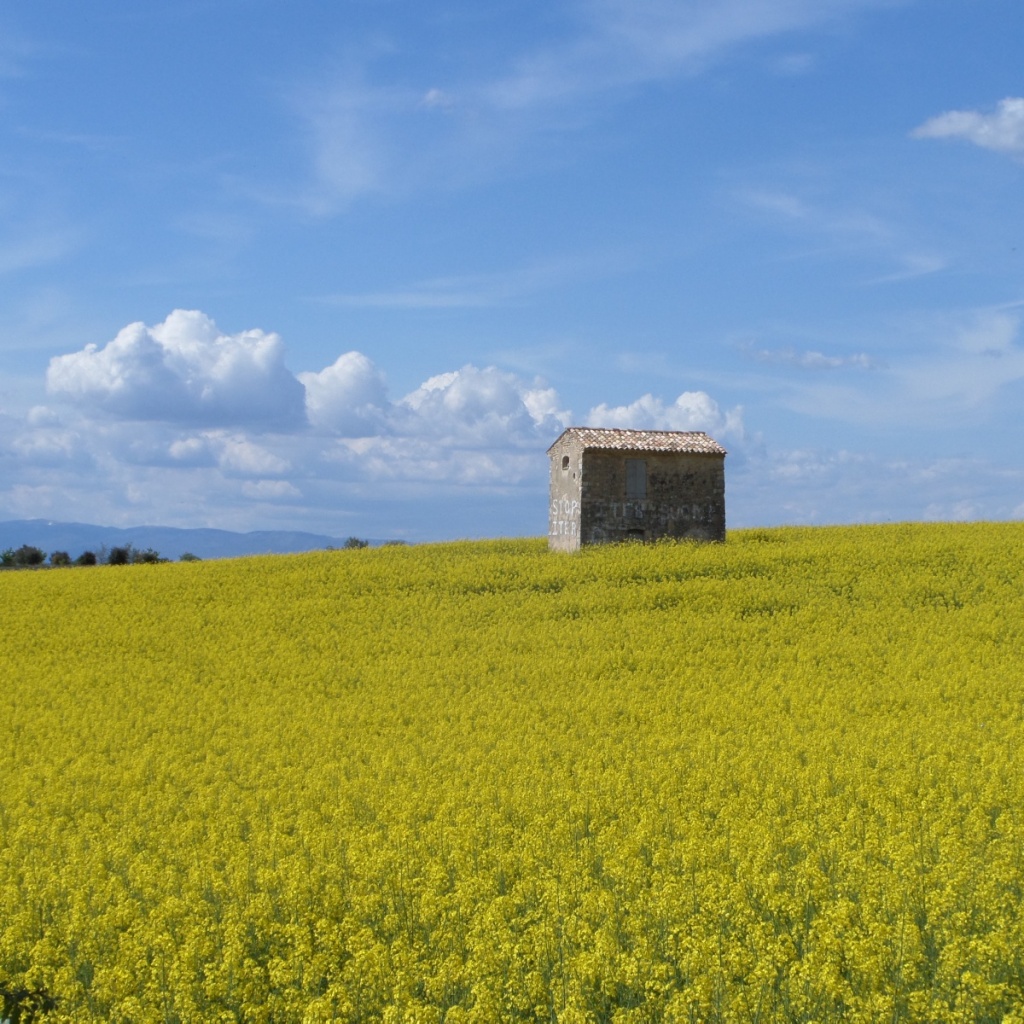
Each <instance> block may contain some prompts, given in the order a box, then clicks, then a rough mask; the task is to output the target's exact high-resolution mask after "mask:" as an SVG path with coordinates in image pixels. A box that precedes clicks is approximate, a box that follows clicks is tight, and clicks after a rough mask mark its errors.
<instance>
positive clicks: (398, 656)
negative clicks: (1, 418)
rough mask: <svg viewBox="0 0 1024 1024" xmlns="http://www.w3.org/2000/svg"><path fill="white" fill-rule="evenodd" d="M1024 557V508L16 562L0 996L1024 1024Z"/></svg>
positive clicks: (3, 748)
mask: <svg viewBox="0 0 1024 1024" xmlns="http://www.w3.org/2000/svg"><path fill="white" fill-rule="evenodd" d="M1022 562H1024V524H1018V523H1007V524H975V525H889V526H877V527H845V528H815V529H778V530H756V531H755V530H749V531H737V532H733V533H731V534H730V536H729V539H728V541H727V542H726V543H725V544H723V545H704V546H698V545H691V544H657V545H652V546H640V545H625V546H615V547H600V548H589V549H584V550H583V551H581V552H579V553H578V554H576V555H571V556H559V555H552V554H549V553H548V552H547V550H546V548H545V545H544V542H543V541H534V540H525V541H496V542H482V543H456V544H443V545H434V546H423V547H413V548H401V547H388V548H383V549H377V550H366V551H338V552H320V553H315V554H309V555H302V556H286V557H264V558H252V559H241V560H233V561H222V562H208V563H189V564H173V565H171V564H167V565H154V566H138V567H131V568H118V567H109V568H99V569H89V570H79V569H66V570H54V571H44V572H19V573H13V572H12V573H4V574H0V602H2V604H0V607H2V609H3V624H4V630H3V644H2V647H0V681H2V682H0V740H2V742H0V993H3V994H4V998H5V999H6V1000H7V1001H8V1005H7V1007H6V1010H7V1013H8V1014H10V1013H11V1011H12V1006H13V1002H14V1001H15V999H16V997H17V993H19V992H20V993H28V992H31V993H37V994H45V996H46V999H47V1001H46V1002H45V1005H43V1004H41V1003H40V1004H39V1006H40V1007H41V1008H40V1009H38V1011H37V1013H36V1017H35V1019H37V1020H47V1021H67V1022H72V1021H73V1022H93V1021H96V1022H99V1021H114V1022H137V1024H143V1022H154V1024H155V1022H200V1021H202V1022H209V1021H225V1022H227V1021H239V1022H241V1021H245V1022H253V1024H263V1022H268V1024H269V1022H272V1021H273V1022H281V1021H297V1022H298V1021H302V1022H320V1021H346V1022H349V1021H352V1022H355V1021H367V1022H369V1021H375V1022H376V1021H380V1022H388V1024H392V1022H415V1024H440V1022H442V1021H444V1022H448V1024H470V1022H501V1021H517V1020H521V1021H560V1022H566V1024H583V1022H615V1024H627V1022H682V1021H730V1022H731V1021H750V1022H754V1021H759V1022H773V1021H807V1022H810V1021H822V1022H823V1021H838V1020H843V1021H857V1022H860V1021H865V1022H867V1021H883V1020H884V1021H937V1022H940V1021H950V1022H952V1021H964V1022H967V1021H997V1020H1003V1021H1016V1020H1020V1019H1022V1018H1021V1017H1020V1016H1019V1014H1020V1008H1021V1007H1022V1006H1024V909H1022V908H1024V637H1022V636H1021V633H1022V630H1024V576H1022V573H1021V565H1022ZM1014 1014H1017V1015H1018V1016H1014ZM0 1016H3V1015H2V1014H0Z"/></svg>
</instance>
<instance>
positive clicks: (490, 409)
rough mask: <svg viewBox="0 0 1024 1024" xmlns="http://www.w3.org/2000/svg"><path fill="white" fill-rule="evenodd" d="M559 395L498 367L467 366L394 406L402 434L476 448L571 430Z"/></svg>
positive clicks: (428, 383) (425, 385)
mask: <svg viewBox="0 0 1024 1024" xmlns="http://www.w3.org/2000/svg"><path fill="white" fill-rule="evenodd" d="M569 418H570V417H569V413H568V412H566V411H563V410H560V409H559V408H558V396H557V394H556V393H555V392H554V391H553V390H552V389H551V388H548V387H545V386H543V385H541V384H528V383H527V382H525V381H523V380H522V379H521V378H520V377H518V376H516V375H515V374H513V373H507V372H505V371H502V370H498V369H496V368H495V367H493V366H489V367H486V368H484V369H479V368H478V367H476V366H473V365H467V366H464V367H462V369H460V370H453V371H450V372H448V373H442V374H438V375H437V376H434V377H431V378H430V379H429V380H426V381H424V382H423V383H422V384H421V385H420V386H419V387H418V388H417V389H416V390H415V391H413V392H411V393H410V394H408V395H406V396H405V397H404V398H403V399H402V400H401V401H400V402H399V403H397V405H396V407H395V416H394V427H395V429H396V430H397V431H398V432H401V433H409V434H417V435H423V434H428V435H430V436H433V437H452V438H459V439H460V440H461V441H462V442H463V443H470V444H471V445H472V446H480V445H486V444H493V443H495V442H496V441H499V440H501V441H502V442H503V443H505V444H511V445H517V444H521V443H533V442H534V441H535V439H536V438H537V437H539V436H542V435H544V434H546V433H550V432H551V431H556V432H557V431H559V430H561V429H563V428H564V427H565V426H567V425H568V422H569Z"/></svg>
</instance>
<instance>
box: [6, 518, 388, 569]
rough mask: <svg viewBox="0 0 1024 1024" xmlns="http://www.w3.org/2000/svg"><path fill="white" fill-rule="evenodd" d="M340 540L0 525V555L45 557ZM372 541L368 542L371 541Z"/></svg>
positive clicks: (44, 522) (320, 544)
mask: <svg viewBox="0 0 1024 1024" xmlns="http://www.w3.org/2000/svg"><path fill="white" fill-rule="evenodd" d="M344 543H345V540H344V538H342V539H339V538H338V537H326V536H322V535H320V534H317V533H302V532H300V531H297V530H260V531H257V532H256V533H233V532H232V531H230V530H179V529H176V528H175V527H172V526H132V527H129V528H128V529H118V528H117V527H114V526H93V525H91V524H89V523H55V522H52V521H50V520H48V519H15V520H12V521H10V522H6V523H0V551H3V550H6V549H7V548H15V549H17V548H20V547H21V546H22V545H23V544H28V545H30V546H31V547H35V548H40V549H41V550H42V551H44V552H45V553H46V554H47V555H49V554H51V553H52V552H54V551H66V552H67V553H68V554H69V555H70V556H71V557H72V558H77V557H78V556H79V555H80V554H81V553H82V552H83V551H93V552H96V553H99V551H100V549H101V548H106V549H107V550H109V549H110V548H114V547H126V546H127V545H128V544H131V545H132V547H134V548H136V549H138V550H140V551H144V550H145V549H146V548H152V549H153V550H154V551H157V552H159V553H160V555H161V556H162V557H163V558H169V559H171V560H172V561H177V559H179V558H181V556H182V555H183V554H185V553H186V552H189V553H191V554H193V555H197V556H198V557H199V558H236V557H238V556H240V555H265V554H288V553H290V552H295V551H316V550H320V549H323V548H330V547H334V548H339V547H342V546H343V545H344ZM371 543H372V542H371Z"/></svg>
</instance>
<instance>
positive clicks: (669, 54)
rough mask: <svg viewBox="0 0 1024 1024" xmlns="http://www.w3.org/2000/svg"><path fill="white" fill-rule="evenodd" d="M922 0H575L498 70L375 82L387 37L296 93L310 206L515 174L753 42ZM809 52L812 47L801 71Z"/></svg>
mask: <svg viewBox="0 0 1024 1024" xmlns="http://www.w3.org/2000/svg"><path fill="white" fill-rule="evenodd" d="M905 2H910V0H690V2H687V3H680V2H679V0H591V2H579V3H575V4H569V5H567V6H566V8H565V9H564V11H563V14H565V15H566V17H565V18H564V19H563V24H564V25H565V26H566V27H565V28H564V30H563V31H562V32H561V33H560V34H559V35H558V36H557V37H556V38H551V37H549V38H548V39H546V40H544V41H542V42H538V43H537V44H536V45H535V46H534V47H533V48H531V49H528V50H525V51H521V52H518V53H509V54H508V55H507V57H506V59H505V60H504V62H503V63H499V65H498V66H496V68H495V72H494V74H493V75H491V76H489V77H480V76H479V74H477V73H476V72H475V71H470V72H468V73H467V72H464V71H463V70H462V69H461V68H460V66H459V64H458V62H457V61H456V62H452V63H451V64H449V66H448V67H446V68H445V71H444V73H443V76H440V77H443V79H444V80H437V79H436V78H434V79H424V80H421V81H419V82H415V81H410V80H408V79H407V80H406V81H404V82H402V83H397V84H396V82H395V81H394V80H389V81H388V82H386V83H382V82H377V81H375V78H374V74H373V71H374V62H375V59H376V58H377V57H378V56H379V55H380V49H381V48H380V46H379V45H378V44H377V43H376V42H375V43H374V44H373V45H371V46H369V47H368V53H367V56H365V57H364V58H359V57H352V56H351V51H350V52H349V55H348V56H346V58H345V59H344V61H343V63H342V66H341V67H340V68H338V69H337V70H336V72H335V73H334V74H333V75H328V76H326V77H324V78H322V79H321V80H319V81H317V82H314V83H307V85H306V86H305V87H303V88H302V89H300V90H297V91H295V92H293V93H292V96H291V102H292V104H293V107H294V109H295V111H296V113H297V114H298V116H299V118H300V119H301V121H302V123H303V124H304V125H305V131H306V135H307V139H308V143H309V147H310V156H311V161H312V170H313V178H314V180H313V182H312V183H311V184H310V186H309V187H308V189H307V190H306V192H305V194H304V195H303V196H302V197H301V199H300V202H302V203H303V204H304V205H305V206H306V207H307V208H308V209H309V210H310V211H311V212H313V213H315V214H319V215H329V214H331V213H334V212H336V211H337V210H338V209H339V208H341V209H343V208H345V207H347V206H348V204H349V203H351V202H352V201H353V200H355V199H357V198H358V197H361V196H369V195H373V194H377V193H395V192H398V193H401V192H403V191H407V190H410V189H419V188H423V187H435V188H450V187H452V186H453V185H454V186H457V185H459V184H464V183H466V182H468V181H474V180H478V179H479V178H480V177H481V176H486V175H488V174H491V173H494V172H495V171H498V170H500V169H502V168H506V167H507V166H508V165H509V164H510V163H512V162H514V161H516V160H519V159H520V158H521V157H522V155H523V153H524V151H527V150H529V149H530V148H531V146H533V144H534V142H535V141H536V140H539V139H542V140H543V144H542V145H537V146H534V148H533V153H534V156H535V157H536V158H538V159H550V158H551V157H552V153H553V152H557V150H558V147H559V145H560V141H561V140H564V138H565V137H566V135H571V134H572V132H573V131H574V130H576V129H578V128H579V127H580V126H582V125H586V124H588V123H590V122H591V121H593V120H595V119H599V118H601V117H603V116H606V113H607V108H608V103H609V100H610V99H611V100H614V97H615V96H616V95H619V96H622V97H625V96H627V95H629V94H630V92H631V90H634V89H636V88H638V87H642V86H644V85H647V84H650V83H655V82H660V81H665V80H669V79H672V78H677V77H680V76H685V75H692V74H696V73H699V72H700V71H702V70H703V69H705V68H706V67H708V66H710V65H712V64H714V63H715V62H716V61H719V60H721V59H722V58H723V57H724V56H725V55H727V54H728V53H730V52H732V51H735V50H736V49H737V48H739V47H742V46H744V45H746V44H749V43H752V42H755V41H759V40H764V39H768V38H772V37H782V36H785V35H787V34H792V33H797V32H800V31H803V30H807V29H811V28H815V27H818V26H821V25H824V24H827V23H830V22H834V21H836V20H839V19H843V18H848V17H851V16H855V15H857V14H858V13H861V12H866V11H870V10H872V9H878V8H884V7H891V6H896V5H898V4H901V3H905ZM809 61H810V58H809V57H807V55H802V57H801V60H800V67H801V68H804V69H806V67H807V66H809Z"/></svg>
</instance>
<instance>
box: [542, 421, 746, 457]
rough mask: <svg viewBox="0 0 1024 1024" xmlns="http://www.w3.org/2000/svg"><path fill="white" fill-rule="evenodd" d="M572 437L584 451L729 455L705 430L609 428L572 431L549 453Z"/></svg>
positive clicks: (585, 428)
mask: <svg viewBox="0 0 1024 1024" xmlns="http://www.w3.org/2000/svg"><path fill="white" fill-rule="evenodd" d="M566 437H571V438H572V439H573V440H575V441H577V442H578V443H579V444H580V445H582V447H583V450H584V451H595V450H616V451H640V452H692V453H694V454H697V455H725V454H726V451H725V449H724V448H723V447H722V446H721V445H720V444H719V443H718V442H717V441H716V440H714V438H711V437H708V435H707V434H705V433H704V431H702V430H613V429H610V428H606V427H569V428H568V429H567V430H564V431H563V432H562V433H561V434H560V435H559V437H558V440H557V441H555V443H554V444H553V445H552V446H551V448H549V449H548V452H549V453H550V452H551V451H552V450H553V449H554V448H555V446H556V445H557V444H558V443H559V441H561V440H562V439H563V438H566Z"/></svg>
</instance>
